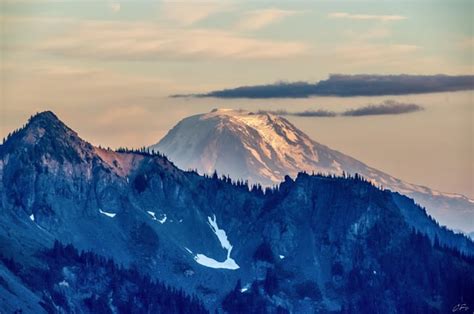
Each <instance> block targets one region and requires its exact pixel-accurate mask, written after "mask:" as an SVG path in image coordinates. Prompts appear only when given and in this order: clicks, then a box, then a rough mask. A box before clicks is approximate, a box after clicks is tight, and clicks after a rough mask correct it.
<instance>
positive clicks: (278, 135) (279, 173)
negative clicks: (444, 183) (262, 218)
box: [150, 109, 474, 233]
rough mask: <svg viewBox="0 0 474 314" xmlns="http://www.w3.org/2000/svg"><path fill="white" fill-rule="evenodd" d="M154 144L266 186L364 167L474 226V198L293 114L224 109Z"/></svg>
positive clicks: (458, 225) (448, 221) (206, 168)
mask: <svg viewBox="0 0 474 314" xmlns="http://www.w3.org/2000/svg"><path fill="white" fill-rule="evenodd" d="M150 149H153V150H157V151H159V152H161V153H163V154H165V155H166V156H168V157H169V158H170V160H172V161H173V162H174V163H175V164H176V165H177V166H178V167H180V168H182V169H197V170H198V171H199V172H200V173H207V174H211V173H213V172H214V171H217V172H218V173H220V174H225V175H230V177H231V178H233V179H243V180H248V181H249V182H250V183H260V184H262V185H264V186H271V185H275V184H278V183H279V182H280V181H282V180H283V178H284V176H285V175H287V174H288V175H290V176H292V177H295V176H296V174H297V173H298V172H300V171H307V172H309V173H311V172H315V173H327V174H335V175H342V174H343V172H345V173H347V174H355V173H359V174H361V175H362V176H364V177H365V178H367V179H368V180H370V181H371V182H373V183H374V184H375V185H377V186H381V187H384V188H387V189H391V190H393V191H397V192H400V193H402V194H405V195H408V196H410V197H412V198H414V199H415V200H416V202H417V203H419V204H421V205H422V206H424V207H426V208H427V210H428V212H429V213H430V214H431V215H432V216H433V217H435V218H436V219H437V220H438V221H439V222H440V223H441V224H443V225H446V226H448V227H450V228H451V229H454V230H458V229H459V230H463V231H464V232H466V233H467V232H471V231H472V230H473V229H474V225H473V221H474V200H470V199H468V198H467V197H465V196H462V195H459V194H449V193H441V192H438V191H435V190H431V189H429V188H427V187H423V186H419V185H415V184H410V183H406V182H403V181H401V180H399V179H397V178H394V177H392V176H390V175H388V174H386V173H384V172H382V171H379V170H377V169H374V168H372V167H369V166H367V165H365V164H364V163H362V162H360V161H358V160H356V159H354V158H351V157H349V156H347V155H344V154H342V153H340V152H338V151H335V150H332V149H330V148H329V147H327V146H324V145H321V144H319V143H317V142H315V141H313V140H312V139H310V138H309V137H308V136H307V135H306V134H305V133H303V132H302V131H301V130H299V129H297V128H296V127H295V126H294V125H292V124H291V123H290V122H289V121H288V120H286V119H284V118H282V117H279V116H275V115H273V114H269V113H258V114H257V113H252V112H248V111H243V110H230V109H218V110H213V111H212V112H210V113H207V114H200V115H196V116H192V117H188V118H185V119H183V120H182V121H180V122H179V123H178V124H177V125H176V126H175V127H174V128H172V129H171V130H170V131H169V132H168V134H167V135H166V136H165V137H164V138H163V139H162V140H161V141H160V142H159V143H158V144H156V145H153V146H151V147H150Z"/></svg>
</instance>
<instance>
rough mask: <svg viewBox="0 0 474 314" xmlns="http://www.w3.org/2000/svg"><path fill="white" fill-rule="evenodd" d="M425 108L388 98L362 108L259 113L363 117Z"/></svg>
mask: <svg viewBox="0 0 474 314" xmlns="http://www.w3.org/2000/svg"><path fill="white" fill-rule="evenodd" d="M421 110H424V108H423V107H422V106H419V105H417V104H411V103H401V102H397V101H394V100H386V101H384V102H383V103H381V104H376V105H367V106H364V107H360V108H355V109H349V110H346V111H343V112H340V113H338V112H335V111H329V110H324V109H321V110H305V111H287V110H282V109H280V110H259V111H258V113H272V114H275V115H279V116H295V117H326V118H332V117H337V116H344V117H361V116H376V115H397V114H404V113H411V112H417V111H421Z"/></svg>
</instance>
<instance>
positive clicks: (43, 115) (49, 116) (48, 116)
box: [30, 110, 61, 122]
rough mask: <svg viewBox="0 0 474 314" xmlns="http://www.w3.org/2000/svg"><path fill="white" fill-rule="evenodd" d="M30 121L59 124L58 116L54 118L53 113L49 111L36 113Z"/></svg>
mask: <svg viewBox="0 0 474 314" xmlns="http://www.w3.org/2000/svg"><path fill="white" fill-rule="evenodd" d="M32 120H48V121H57V122H61V121H60V120H59V118H58V116H56V115H55V114H54V112H52V111H51V110H46V111H42V112H38V113H37V114H35V115H33V116H31V118H30V121H32Z"/></svg>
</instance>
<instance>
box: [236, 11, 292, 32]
mask: <svg viewBox="0 0 474 314" xmlns="http://www.w3.org/2000/svg"><path fill="white" fill-rule="evenodd" d="M298 13H301V12H298V11H291V10H281V9H265V10H256V11H251V12H247V13H246V14H244V16H243V18H242V19H241V20H240V21H239V22H238V23H237V28H239V29H243V30H258V29H261V28H263V27H266V26H268V25H270V24H273V23H276V22H279V21H281V20H283V19H284V18H286V17H289V16H292V15H295V14H298Z"/></svg>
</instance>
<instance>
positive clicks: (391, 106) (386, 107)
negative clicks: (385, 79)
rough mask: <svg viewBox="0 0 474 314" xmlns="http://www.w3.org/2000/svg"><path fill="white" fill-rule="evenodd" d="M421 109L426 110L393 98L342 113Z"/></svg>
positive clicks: (406, 111)
mask: <svg viewBox="0 0 474 314" xmlns="http://www.w3.org/2000/svg"><path fill="white" fill-rule="evenodd" d="M421 110H424V108H423V107H421V106H419V105H416V104H406V103H399V102H396V101H393V100H387V101H385V102H384V103H382V104H380V105H368V106H365V107H362V108H356V109H350V110H347V111H344V112H343V113H342V114H341V115H342V116H349V117H359V116H375V115H394V114H404V113H410V112H417V111H421Z"/></svg>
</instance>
